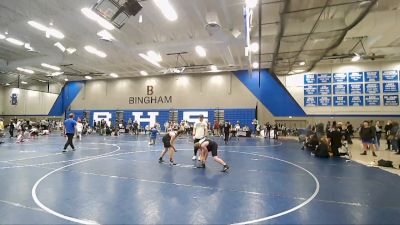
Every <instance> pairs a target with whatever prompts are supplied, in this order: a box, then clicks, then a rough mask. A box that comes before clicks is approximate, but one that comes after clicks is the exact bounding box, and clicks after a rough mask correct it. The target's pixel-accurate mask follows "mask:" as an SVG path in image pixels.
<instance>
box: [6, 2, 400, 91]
mask: <svg viewBox="0 0 400 225" xmlns="http://www.w3.org/2000/svg"><path fill="white" fill-rule="evenodd" d="M169 2H170V3H171V6H172V7H173V8H174V9H175V11H176V14H177V20H175V21H169V20H167V19H166V18H165V17H164V15H163V14H162V13H161V11H160V9H159V8H158V7H157V6H156V4H155V3H154V1H153V0H146V1H141V4H142V6H143V9H142V10H141V11H140V12H139V13H138V14H137V15H136V16H134V17H130V18H129V19H128V21H127V23H126V24H125V26H124V27H122V29H120V30H119V29H114V30H111V31H109V33H111V35H112V36H113V37H114V40H112V41H111V42H110V41H104V40H100V39H99V36H98V35H97V33H98V32H99V31H101V30H103V29H104V28H103V27H102V26H100V25H99V24H98V23H96V22H95V21H93V20H90V19H88V18H87V17H86V16H85V15H84V14H83V13H82V11H81V9H82V8H85V7H88V8H90V7H92V6H93V5H94V4H95V3H96V0H2V1H0V35H4V36H5V38H14V39H17V40H20V41H22V42H24V43H29V45H28V46H26V45H25V46H17V45H15V44H12V43H10V42H9V41H7V40H6V39H1V36H0V83H2V84H3V85H4V84H6V83H9V84H12V85H14V86H15V84H16V82H17V83H18V81H17V80H18V75H20V78H21V79H24V80H28V82H30V83H41V82H46V81H49V82H50V83H59V84H62V83H63V82H65V79H68V80H70V81H71V80H82V79H85V76H88V75H90V76H91V77H93V79H99V78H101V79H104V78H108V79H113V77H112V76H110V74H111V73H115V74H118V76H119V77H135V76H142V74H141V71H146V73H148V74H149V75H163V74H166V73H176V72H177V71H179V70H181V69H183V68H185V70H184V71H183V73H196V74H200V73H205V72H210V71H211V66H212V65H214V66H216V67H217V70H218V71H227V70H229V71H232V70H238V69H246V70H247V69H250V68H251V67H252V63H254V62H258V61H259V60H260V59H261V61H260V62H261V63H260V65H261V67H262V68H270V69H271V70H272V71H273V72H274V73H276V74H277V75H288V74H292V73H296V72H300V71H307V70H309V69H311V68H312V67H313V66H314V65H315V64H316V63H318V62H319V63H328V62H329V63H332V62H337V61H338V60H339V61H343V60H344V61H346V60H350V59H351V58H352V56H353V55H354V53H357V54H359V55H360V56H361V60H371V59H372V58H373V59H375V60H396V59H398V55H399V52H400V51H399V50H400V49H399V45H400V39H399V37H400V33H399V31H398V27H399V26H398V21H397V20H398V19H397V18H398V15H399V9H400V8H399V7H400V1H398V0H377V1H374V0H369V1H365V0H328V1H326V0H280V1H279V0H262V1H261V0H259V2H258V5H260V4H261V11H262V21H261V48H260V50H259V51H258V52H255V53H251V55H252V56H251V60H249V57H248V56H246V55H245V45H246V35H245V30H244V24H245V21H244V16H243V7H244V6H245V4H246V3H245V2H246V0H169ZM253 10H254V13H253V17H252V18H253V24H252V25H253V26H252V30H251V33H250V35H251V42H259V40H260V39H259V28H260V26H259V20H258V18H259V15H258V10H259V9H258V6H257V7H255V8H253ZM140 17H141V18H142V20H141V21H140ZM358 20H359V21H358ZM28 21H35V22H38V23H40V24H42V25H45V26H47V27H49V28H54V29H57V30H58V31H60V32H62V33H63V34H64V36H65V37H64V38H63V39H58V38H56V37H53V36H50V37H49V38H47V37H46V35H45V32H43V31H41V30H38V29H35V28H34V27H33V26H31V25H29V24H28ZM210 22H214V23H215V24H218V25H219V26H218V25H215V24H214V26H210V25H207V24H209V23H210ZM50 24H52V25H50ZM353 25H354V27H353ZM57 42H59V43H60V44H62V45H63V46H64V47H65V48H69V49H76V51H75V52H74V53H72V54H69V53H68V51H64V52H62V51H61V50H60V49H59V48H57V47H56V46H54V44H55V43H57ZM87 45H90V46H93V47H95V48H96V49H97V50H100V51H102V52H104V53H105V54H106V55H107V56H106V57H105V58H101V57H98V56H97V55H94V54H90V53H89V52H88V51H86V50H85V49H84V47H85V46H87ZM198 45H200V46H202V47H203V48H204V49H205V51H206V56H205V57H200V56H199V55H198V53H197V52H196V50H195V47H196V46H198ZM364 49H365V50H364ZM148 51H154V52H155V53H156V54H160V56H161V58H162V61H160V62H159V64H160V66H155V65H153V64H151V63H149V62H148V61H146V60H145V59H143V58H142V57H140V56H139V54H140V53H143V54H146V53H147V52H148ZM171 53H182V54H181V55H179V54H178V55H171ZM259 53H260V54H261V57H259ZM373 54H375V55H373ZM42 63H46V64H49V65H54V66H57V67H60V72H64V73H63V74H61V75H57V74H54V72H57V71H55V70H52V69H49V68H47V67H43V66H42V65H41V64H42ZM300 64H301V65H300ZM303 64H304V65H303ZM17 67H19V68H23V69H27V70H32V71H34V74H28V73H26V72H24V71H19V70H17ZM52 73H53V75H54V76H49V74H50V75H51V74H52ZM142 73H143V72H142Z"/></svg>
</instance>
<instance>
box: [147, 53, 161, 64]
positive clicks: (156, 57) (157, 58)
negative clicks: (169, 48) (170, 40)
mask: <svg viewBox="0 0 400 225" xmlns="http://www.w3.org/2000/svg"><path fill="white" fill-rule="evenodd" d="M147 56H148V57H150V58H151V59H153V60H154V61H156V62H161V61H162V58H161V55H160V53H156V52H155V51H148V52H147Z"/></svg>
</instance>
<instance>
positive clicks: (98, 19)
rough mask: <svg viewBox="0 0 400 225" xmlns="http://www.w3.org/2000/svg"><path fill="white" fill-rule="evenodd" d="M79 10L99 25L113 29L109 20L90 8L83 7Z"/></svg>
mask: <svg viewBox="0 0 400 225" xmlns="http://www.w3.org/2000/svg"><path fill="white" fill-rule="evenodd" d="M81 12H82V13H83V15H85V16H86V17H87V18H89V19H91V20H93V21H96V22H97V23H98V24H99V25H100V26H102V27H104V28H105V29H107V30H114V29H115V27H114V25H112V24H111V23H110V22H108V21H107V20H105V19H104V18H102V17H101V16H99V15H97V14H96V13H95V12H93V11H92V10H91V9H90V8H83V9H81Z"/></svg>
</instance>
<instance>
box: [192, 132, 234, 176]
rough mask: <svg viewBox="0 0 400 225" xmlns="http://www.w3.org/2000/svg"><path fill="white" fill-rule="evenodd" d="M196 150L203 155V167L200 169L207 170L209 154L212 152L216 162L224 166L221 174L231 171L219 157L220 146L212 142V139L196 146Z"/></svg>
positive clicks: (202, 141) (204, 140) (201, 141)
mask: <svg viewBox="0 0 400 225" xmlns="http://www.w3.org/2000/svg"><path fill="white" fill-rule="evenodd" d="M194 147H195V149H197V150H200V151H201V153H200V155H201V165H200V166H198V168H205V167H206V160H207V156H208V152H211V154H212V157H213V158H214V161H215V162H217V163H219V164H221V165H222V166H223V168H222V170H221V172H226V171H227V170H228V169H229V166H228V165H227V164H226V163H225V162H224V160H222V159H221V158H220V157H218V152H217V151H218V144H217V142H215V141H213V140H210V139H203V140H200V141H199V142H197V143H196V144H194Z"/></svg>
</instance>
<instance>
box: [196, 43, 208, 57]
mask: <svg viewBox="0 0 400 225" xmlns="http://www.w3.org/2000/svg"><path fill="white" fill-rule="evenodd" d="M196 52H197V54H198V55H199V56H200V57H206V55H207V53H206V50H205V49H204V48H203V47H202V46H200V45H198V46H196Z"/></svg>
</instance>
